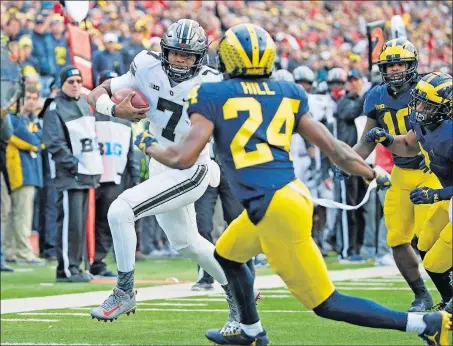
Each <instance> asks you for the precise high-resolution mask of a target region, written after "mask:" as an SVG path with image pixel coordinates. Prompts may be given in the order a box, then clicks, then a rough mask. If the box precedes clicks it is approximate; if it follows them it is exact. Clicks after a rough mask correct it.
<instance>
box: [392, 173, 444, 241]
mask: <svg viewBox="0 0 453 346" xmlns="http://www.w3.org/2000/svg"><path fill="white" fill-rule="evenodd" d="M391 180H392V187H391V188H390V189H389V190H388V191H387V194H386V195H385V201H384V217H385V224H386V226H387V243H388V245H389V246H390V247H395V246H398V245H403V244H408V243H410V242H411V241H412V238H413V237H414V234H415V235H416V236H417V237H418V236H419V235H420V232H421V230H422V228H423V224H424V223H425V220H426V216H427V214H428V212H429V209H430V208H431V205H430V204H413V203H412V202H411V200H410V193H411V191H412V190H413V189H415V188H417V187H423V186H427V187H431V188H435V189H438V188H441V187H442V186H441V185H440V182H439V180H438V179H437V177H436V176H435V175H434V174H430V173H424V172H423V171H422V170H419V169H406V168H400V167H397V166H394V167H393V170H392V175H391Z"/></svg>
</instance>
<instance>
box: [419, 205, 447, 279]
mask: <svg viewBox="0 0 453 346" xmlns="http://www.w3.org/2000/svg"><path fill="white" fill-rule="evenodd" d="M449 204H450V201H443V202H439V203H436V204H434V205H433V206H432V207H431V210H430V213H429V219H428V220H427V221H426V223H425V227H424V228H423V231H422V233H421V236H420V240H422V241H423V242H422V243H421V244H420V241H419V245H418V247H419V249H420V250H422V251H427V253H426V255H425V258H424V259H423V266H424V267H425V269H426V270H429V271H430V272H433V273H445V272H446V271H447V270H449V269H450V268H451V267H452V266H453V248H452V233H453V228H452V224H451V223H450V221H449V217H448V211H449ZM445 224H446V225H445ZM442 225H445V226H444V227H442ZM439 230H441V231H440V232H439ZM421 246H422V247H423V248H421ZM425 249H426V250H425Z"/></svg>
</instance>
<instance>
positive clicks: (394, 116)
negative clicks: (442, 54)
mask: <svg viewBox="0 0 453 346" xmlns="http://www.w3.org/2000/svg"><path fill="white" fill-rule="evenodd" d="M415 85H416V82H415V83H414V84H413V87H415ZM411 90H412V87H411V88H409V89H408V90H406V91H405V92H403V93H402V94H400V95H398V96H397V97H393V96H392V95H390V94H389V92H388V87H387V85H385V84H381V85H378V86H376V87H374V88H373V89H371V90H370V91H369V92H368V93H367V95H366V98H365V104H364V106H363V112H364V113H365V114H366V116H367V117H368V118H371V119H375V120H376V122H377V124H378V126H379V127H382V128H384V129H385V130H386V131H387V132H388V133H390V134H391V135H392V136H398V135H405V134H406V133H407V132H408V131H409V130H411V129H412V124H411V123H410V120H409V108H408V104H409V101H410V97H411V96H410V93H411ZM393 160H394V162H395V165H396V166H398V167H401V168H410V169H418V168H419V165H420V162H421V161H422V160H423V157H422V156H421V155H418V156H415V157H401V156H398V155H395V154H393Z"/></svg>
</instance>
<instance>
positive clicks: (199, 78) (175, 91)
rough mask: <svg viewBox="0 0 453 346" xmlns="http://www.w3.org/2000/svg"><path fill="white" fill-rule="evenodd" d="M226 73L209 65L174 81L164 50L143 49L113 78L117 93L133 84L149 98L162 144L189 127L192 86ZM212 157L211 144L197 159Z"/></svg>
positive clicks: (152, 127) (176, 138)
mask: <svg viewBox="0 0 453 346" xmlns="http://www.w3.org/2000/svg"><path fill="white" fill-rule="evenodd" d="M220 80H222V75H221V74H220V73H219V72H218V71H216V70H214V69H211V68H209V67H207V66H203V67H202V68H201V69H200V71H199V73H198V74H197V75H196V76H194V77H193V78H191V79H188V80H186V81H183V82H181V83H179V84H176V85H174V83H173V84H172V83H171V82H170V80H169V78H168V76H167V74H166V72H165V71H164V70H163V68H162V64H161V60H160V53H157V52H149V51H146V50H143V51H142V52H140V53H139V54H137V56H136V57H135V58H134V60H133V61H132V63H131V66H130V68H129V71H128V72H127V73H126V74H124V75H122V76H120V77H116V78H113V79H111V84H110V85H111V90H112V93H113V94H114V93H115V92H117V91H118V90H120V89H124V88H132V89H135V90H139V91H141V92H142V93H143V94H144V95H145V96H146V98H147V99H148V102H149V106H150V110H149V111H148V113H147V117H148V120H149V121H150V128H149V130H150V131H151V132H152V133H153V134H154V135H155V136H156V139H157V140H158V142H159V144H160V145H161V146H163V147H168V146H169V145H171V144H174V143H177V142H179V140H180V139H181V138H182V136H183V135H185V134H186V133H187V132H188V131H189V127H190V121H189V119H188V117H187V112H186V111H185V109H184V105H185V103H186V101H187V97H188V94H189V92H190V90H191V89H192V88H193V87H194V86H196V85H199V84H201V83H203V82H217V81H220ZM209 159H210V156H209V151H208V150H207V148H205V149H204V150H203V152H202V153H201V154H200V158H199V160H198V161H197V163H203V162H205V161H207V160H209Z"/></svg>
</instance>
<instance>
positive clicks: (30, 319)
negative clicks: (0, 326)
mask: <svg viewBox="0 0 453 346" xmlns="http://www.w3.org/2000/svg"><path fill="white" fill-rule="evenodd" d="M0 321H1V322H46V323H48V322H51V323H53V322H60V320H46V319H38V318H2V319H1V320H0Z"/></svg>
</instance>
